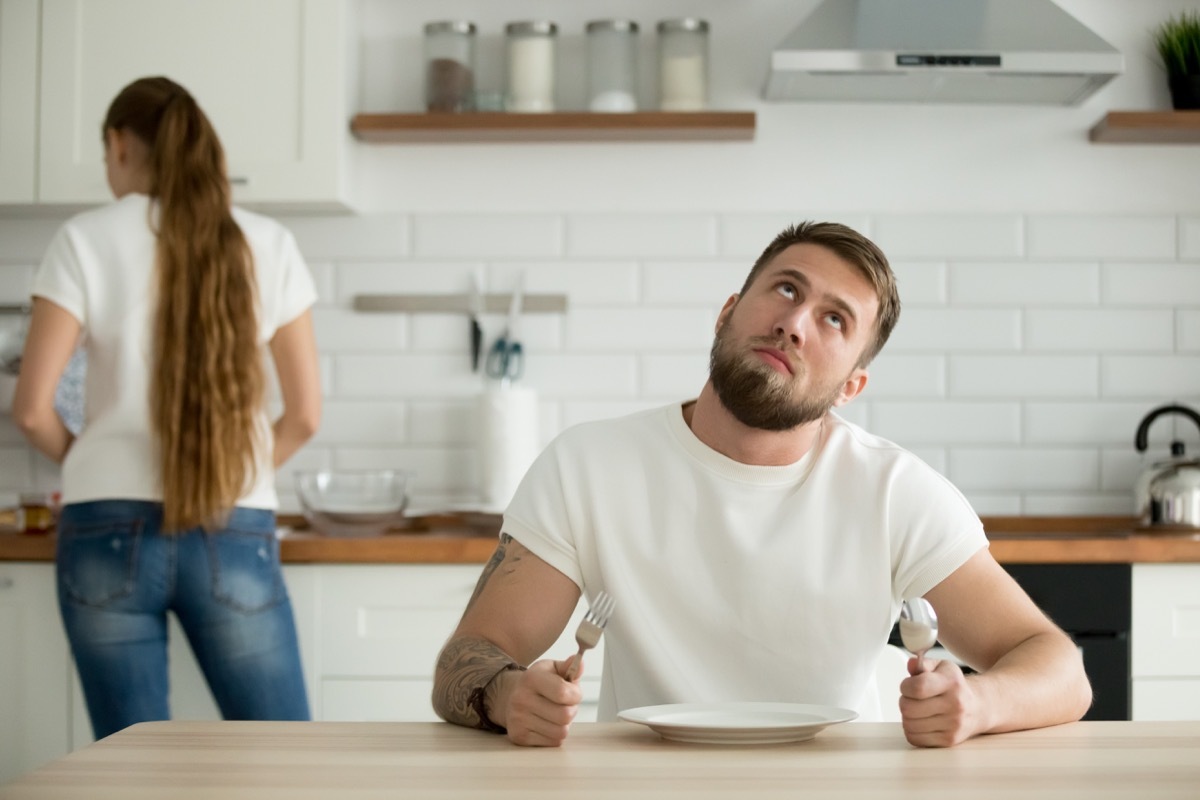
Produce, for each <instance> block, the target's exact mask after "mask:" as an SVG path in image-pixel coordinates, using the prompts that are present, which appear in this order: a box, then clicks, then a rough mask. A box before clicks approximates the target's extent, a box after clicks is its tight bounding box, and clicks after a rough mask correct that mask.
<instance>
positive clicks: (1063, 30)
mask: <svg viewBox="0 0 1200 800" xmlns="http://www.w3.org/2000/svg"><path fill="white" fill-rule="evenodd" d="M1124 69H1125V59H1124V57H1123V56H1122V55H1121V53H1120V51H1118V50H1117V49H1116V48H1115V47H1113V46H1112V45H1110V44H1109V43H1108V42H1106V41H1104V40H1103V39H1101V38H1100V37H1099V36H1097V35H1096V34H1095V33H1093V32H1092V31H1091V30H1090V29H1089V28H1087V27H1086V26H1085V25H1083V23H1081V22H1079V21H1078V20H1077V19H1075V18H1074V17H1072V16H1071V15H1070V14H1068V13H1066V12H1065V11H1063V10H1062V9H1061V8H1059V7H1058V6H1057V5H1055V4H1054V2H1053V1H1052V0H823V2H822V3H821V4H820V5H818V6H817V7H816V8H815V9H814V10H813V11H812V13H811V14H809V15H808V17H806V18H805V19H804V20H803V21H802V22H801V23H800V25H799V26H798V27H797V28H796V29H795V30H794V31H792V32H791V33H790V34H789V35H788V37H787V38H786V39H784V40H783V42H782V43H781V44H780V45H779V46H778V47H777V48H775V50H774V51H773V52H772V53H771V65H770V72H769V73H768V75H767V83H766V86H765V88H764V90H763V96H764V97H765V98H766V99H767V100H773V101H797V100H798V101H810V102H811V101H851V102H929V103H1017V104H1040V105H1078V104H1079V103H1081V102H1083V100H1084V99H1085V98H1087V97H1088V96H1090V95H1091V94H1092V93H1094V92H1095V91H1096V90H1097V89H1099V88H1100V87H1101V86H1103V85H1104V84H1106V83H1108V82H1109V81H1110V80H1112V79H1113V78H1114V77H1116V76H1117V75H1120V74H1121V72H1123V71H1124Z"/></svg>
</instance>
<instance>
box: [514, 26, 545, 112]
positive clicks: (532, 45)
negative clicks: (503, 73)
mask: <svg viewBox="0 0 1200 800" xmlns="http://www.w3.org/2000/svg"><path fill="white" fill-rule="evenodd" d="M557 35H558V26H557V25H555V24H554V23H553V22H540V21H537V22H510V23H508V24H507V25H505V26H504V37H505V42H506V51H507V56H508V58H507V67H508V81H507V85H506V87H507V91H506V93H505V102H504V105H505V108H506V109H507V110H508V111H522V112H542V111H553V110H554V51H555V46H554V43H555V39H556V38H557Z"/></svg>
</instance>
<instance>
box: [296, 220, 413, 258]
mask: <svg viewBox="0 0 1200 800" xmlns="http://www.w3.org/2000/svg"><path fill="white" fill-rule="evenodd" d="M277 219H278V220H279V221H280V222H282V223H283V224H284V225H286V226H287V227H288V228H289V229H290V230H291V231H292V234H293V235H294V236H295V237H296V244H297V245H299V246H300V252H301V253H302V254H303V255H304V257H305V258H306V259H308V260H314V259H326V260H338V261H353V260H358V259H371V260H378V259H387V258H400V257H402V256H407V255H408V254H409V253H410V252H411V249H412V248H411V244H410V242H411V240H412V234H411V232H410V225H411V221H410V219H409V217H408V216H407V215H403V214H398V215H362V216H360V215H347V216H336V217H320V216H279V217H277Z"/></svg>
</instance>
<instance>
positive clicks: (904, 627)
mask: <svg viewBox="0 0 1200 800" xmlns="http://www.w3.org/2000/svg"><path fill="white" fill-rule="evenodd" d="M937 631H938V621H937V613H936V612H935V611H934V610H933V606H931V605H929V601H928V600H926V599H925V598H924V597H914V598H913V599H912V600H905V601H904V602H903V603H901V604H900V641H902V642H904V646H905V647H907V648H908V650H909V652H911V653H912V654H913V655H914V656H916V657H917V672H918V673H920V672H925V653H926V652H927V651H928V650H929V648H931V647H933V646H934V644H936V643H937Z"/></svg>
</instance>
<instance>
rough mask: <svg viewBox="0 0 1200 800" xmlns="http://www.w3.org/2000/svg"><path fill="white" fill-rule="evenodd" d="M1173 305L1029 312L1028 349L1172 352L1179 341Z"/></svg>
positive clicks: (1027, 315) (1026, 322) (1026, 314)
mask: <svg viewBox="0 0 1200 800" xmlns="http://www.w3.org/2000/svg"><path fill="white" fill-rule="evenodd" d="M1174 326H1175V318H1174V314H1173V313H1172V311H1171V309H1169V308H1164V309H1154V310H1139V311H1118V310H1116V309H1110V308H1106V309H1096V310H1091V309H1089V310H1057V309H1054V310H1050V309H1040V308H1034V309H1029V310H1027V311H1026V312H1025V347H1026V349H1028V350H1071V351H1075V350H1085V351H1088V352H1092V353H1095V352H1109V353H1133V352H1155V351H1157V352H1170V350H1171V348H1172V346H1173V345H1174V342H1175V331H1174Z"/></svg>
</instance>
